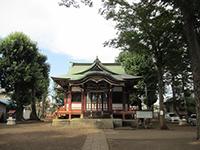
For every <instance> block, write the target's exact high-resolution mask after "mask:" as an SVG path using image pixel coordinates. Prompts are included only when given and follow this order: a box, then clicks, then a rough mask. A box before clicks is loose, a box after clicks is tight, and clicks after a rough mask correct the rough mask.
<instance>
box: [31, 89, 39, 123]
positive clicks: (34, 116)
mask: <svg viewBox="0 0 200 150" xmlns="http://www.w3.org/2000/svg"><path fill="white" fill-rule="evenodd" d="M31 109H32V111H31V119H32V120H39V118H38V116H37V113H36V108H35V88H33V89H32V101H31Z"/></svg>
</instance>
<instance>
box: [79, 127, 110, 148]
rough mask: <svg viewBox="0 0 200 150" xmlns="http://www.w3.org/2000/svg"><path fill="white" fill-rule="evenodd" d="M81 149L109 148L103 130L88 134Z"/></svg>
mask: <svg viewBox="0 0 200 150" xmlns="http://www.w3.org/2000/svg"><path fill="white" fill-rule="evenodd" d="M82 150H109V148H108V144H107V141H106V137H105V135H104V132H103V131H101V130H99V131H98V132H94V133H90V134H88V136H87V139H86V141H85V144H84V145H83V149H82Z"/></svg>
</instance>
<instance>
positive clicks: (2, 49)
mask: <svg viewBox="0 0 200 150" xmlns="http://www.w3.org/2000/svg"><path fill="white" fill-rule="evenodd" d="M35 49H36V43H34V42H32V41H31V40H30V38H29V37H27V36H26V35H25V34H23V33H21V32H15V33H12V34H10V35H8V36H7V37H6V38H5V39H3V40H2V41H1V44H0V54H1V55H2V56H1V61H0V66H1V68H2V71H3V74H4V75H5V83H6V84H7V85H12V86H13V87H14V92H15V100H16V102H17V120H23V103H22V101H21V99H20V91H21V88H22V87H23V86H24V84H25V83H26V82H28V81H30V80H31V76H30V73H31V69H30V68H31V65H32V62H33V60H34V58H35V57H36V55H37V51H35Z"/></svg>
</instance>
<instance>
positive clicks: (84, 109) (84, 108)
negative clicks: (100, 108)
mask: <svg viewBox="0 0 200 150" xmlns="http://www.w3.org/2000/svg"><path fill="white" fill-rule="evenodd" d="M86 94H87V93H85V92H84V99H83V101H84V104H83V105H84V107H83V111H86V96H87V95H86Z"/></svg>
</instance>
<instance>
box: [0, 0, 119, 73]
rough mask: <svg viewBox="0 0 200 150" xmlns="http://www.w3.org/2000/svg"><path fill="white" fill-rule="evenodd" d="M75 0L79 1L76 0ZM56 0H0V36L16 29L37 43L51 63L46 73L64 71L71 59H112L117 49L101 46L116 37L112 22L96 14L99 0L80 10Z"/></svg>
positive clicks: (103, 60)
mask: <svg viewBox="0 0 200 150" xmlns="http://www.w3.org/2000/svg"><path fill="white" fill-rule="evenodd" d="M78 1H79V0H78ZM58 2H60V0H9V1H8V0H1V1H0V14H1V15H0V20H1V23H0V37H3V38H4V37H6V36H7V35H9V34H10V33H12V32H15V31H20V32H23V33H24V34H26V35H27V36H29V37H30V38H31V39H32V40H33V41H36V42H37V43H38V47H39V49H40V52H41V53H42V54H45V55H47V57H48V63H49V64H50V65H51V72H50V76H58V75H63V74H66V73H67V72H68V68H69V66H70V65H71V64H70V61H72V62H93V61H94V60H95V59H96V56H98V57H99V59H100V60H101V62H114V60H115V58H116V57H117V56H118V54H119V52H120V51H119V50H117V49H113V48H109V47H103V43H104V42H105V41H107V40H109V39H112V38H114V37H115V36H116V30H115V29H114V22H112V21H107V20H106V19H104V18H103V16H101V15H100V14H98V9H99V8H100V7H101V0H98V1H94V7H92V8H89V7H86V6H83V5H82V6H81V8H80V9H75V8H66V7H64V6H59V5H58Z"/></svg>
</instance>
